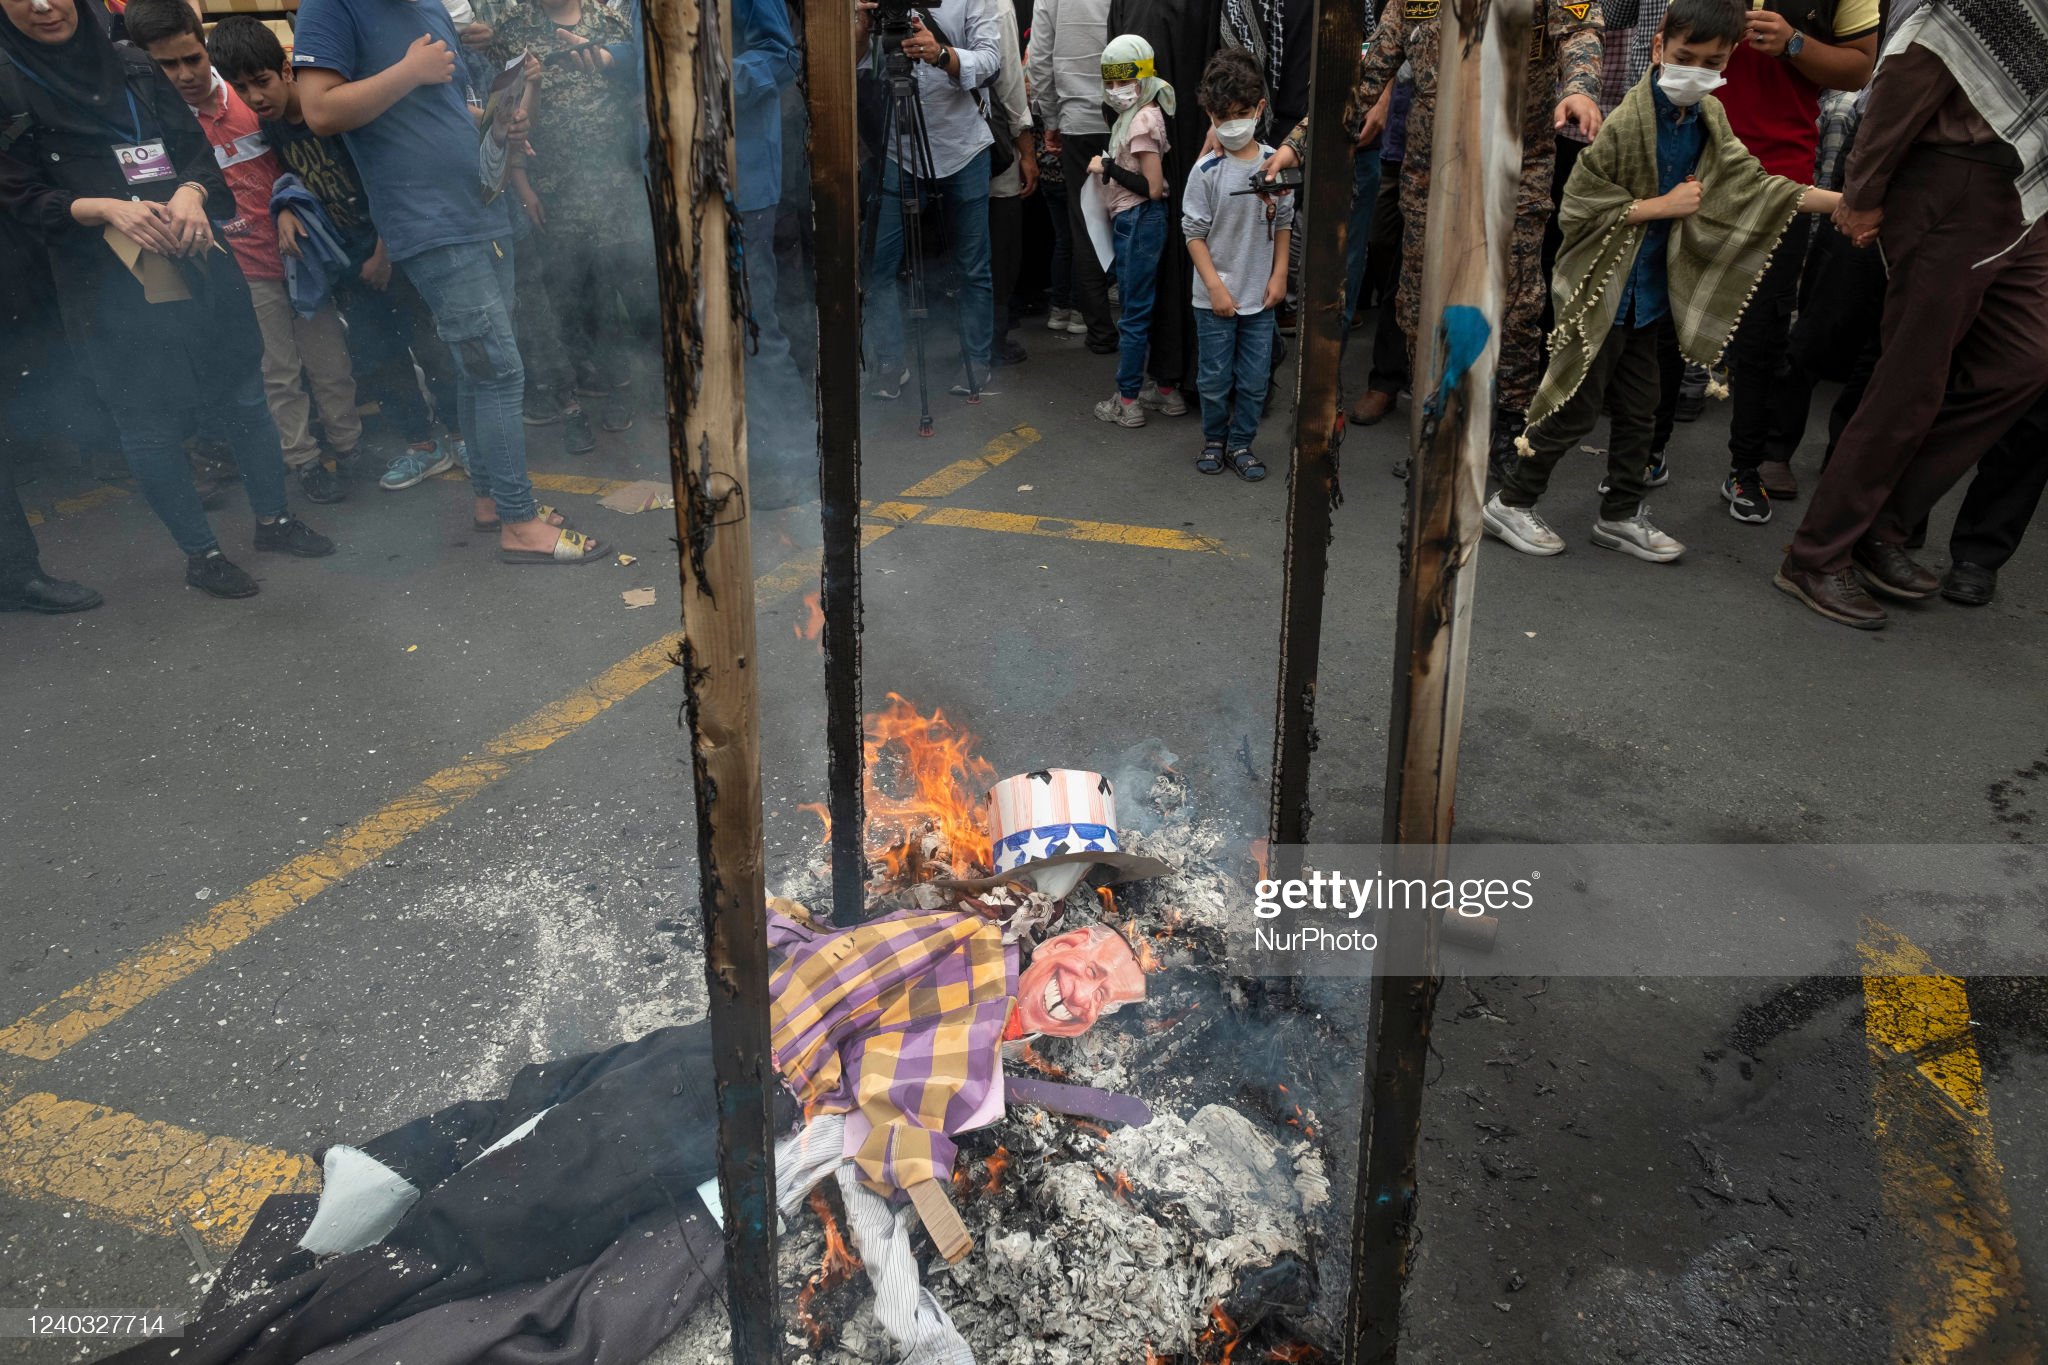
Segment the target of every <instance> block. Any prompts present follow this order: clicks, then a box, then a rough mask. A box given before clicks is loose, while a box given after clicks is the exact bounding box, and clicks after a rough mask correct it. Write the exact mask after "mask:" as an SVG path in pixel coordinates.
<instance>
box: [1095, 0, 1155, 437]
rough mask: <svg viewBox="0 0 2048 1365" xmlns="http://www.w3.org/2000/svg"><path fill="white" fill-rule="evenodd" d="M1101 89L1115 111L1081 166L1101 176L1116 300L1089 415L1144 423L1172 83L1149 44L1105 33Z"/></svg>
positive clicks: (1129, 35) (1128, 423) (1122, 422)
mask: <svg viewBox="0 0 2048 1365" xmlns="http://www.w3.org/2000/svg"><path fill="white" fill-rule="evenodd" d="M1102 94H1103V99H1104V100H1105V101H1106V102H1107V103H1108V105H1109V107H1110V108H1111V109H1112V110H1114V111H1116V124H1115V126H1114V127H1112V128H1111V129H1110V130H1109V150H1108V151H1107V152H1105V153H1104V154H1103V155H1101V156H1098V157H1094V158H1092V159H1091V160H1090V161H1089V162H1088V174H1090V175H1096V176H1101V177H1102V184H1103V190H1102V202H1103V206H1104V207H1105V208H1106V209H1108V210H1109V217H1110V227H1111V231H1112V233H1113V234H1114V238H1115V243H1116V287H1117V293H1118V295H1119V297H1120V298H1121V300H1122V312H1121V315H1120V316H1119V318H1118V319H1117V365H1116V393H1115V394H1114V395H1113V396H1111V397H1109V398H1105V399H1103V400H1102V401H1101V402H1100V403H1097V404H1096V405H1095V415H1096V416H1097V417H1099V418H1101V419H1102V420H1103V421H1105V422H1114V423H1116V424H1117V425H1118V426H1120V427H1142V426H1144V425H1145V409H1144V407H1143V405H1142V404H1140V403H1139V402H1138V393H1139V390H1140V389H1141V388H1142V387H1143V386H1144V383H1145V361H1146V358H1147V357H1148V356H1149V354H1150V352H1151V349H1152V310H1153V306H1154V305H1155V304H1156V303H1157V302H1158V293H1159V290H1158V284H1159V257H1160V255H1161V253H1163V252H1164V251H1165V250H1166V168H1165V165H1164V163H1163V162H1162V161H1161V158H1162V157H1163V156H1164V155H1165V153H1166V146H1167V143H1166V116H1167V115H1168V114H1171V113H1172V112H1173V103H1174V101H1173V87H1172V86H1170V85H1168V84H1167V83H1166V82H1165V81H1162V80H1160V79H1159V77H1158V75H1157V73H1156V71H1155V68H1154V67H1153V64H1152V45H1151V44H1150V43H1148V42H1146V41H1145V40H1144V39H1143V38H1140V37H1138V36H1137V35H1136V34H1132V33H1125V34H1122V35H1120V36H1118V37H1115V38H1112V39H1110V40H1109V46H1107V47H1105V48H1103V49H1102Z"/></svg>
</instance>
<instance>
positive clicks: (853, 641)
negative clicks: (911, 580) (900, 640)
mask: <svg viewBox="0 0 2048 1365" xmlns="http://www.w3.org/2000/svg"><path fill="white" fill-rule="evenodd" d="M856 57H857V53H856V52H855V50H854V41H853V2H852V0H809V3H808V4H806V5H805V7H804V99H805V103H806V105H807V106H808V108H809V112H810V154H811V237H812V249H813V253H814V257H815V261H816V265H817V270H816V274H815V276H814V278H815V281H816V283H817V289H818V492H819V498H820V501H821V503H822V505H823V516H824V521H825V551H824V558H823V563H822V565H821V568H820V583H819V598H820V602H821V605H822V607H823V609H824V613H825V632H824V645H825V773H826V782H827V787H828V796H827V800H828V810H829V811H830V813H831V817H832V918H833V920H834V921H835V922H837V923H839V924H854V923H857V922H858V921H859V920H860V919H861V918H862V916H863V914H864V913H865V910H866V898H867V892H866V888H867V879H868V877H867V860H866V857H865V856H864V855H863V853H862V849H861V842H862V835H863V833H864V825H865V818H866V817H865V814H864V812H863V811H862V809H861V782H862V774H863V768H864V759H863V757H862V749H861V715H860V627H861V598H860V220H861V214H860V164H859V149H858V144H857V139H856V135H855V126H854V125H855V119H854V108H855V102H854V66H855V61H856Z"/></svg>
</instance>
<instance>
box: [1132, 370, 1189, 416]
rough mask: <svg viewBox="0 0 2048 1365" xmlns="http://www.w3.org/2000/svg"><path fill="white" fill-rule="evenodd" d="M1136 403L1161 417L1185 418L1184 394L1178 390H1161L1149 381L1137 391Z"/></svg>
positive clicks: (1186, 406) (1186, 403)
mask: <svg viewBox="0 0 2048 1365" xmlns="http://www.w3.org/2000/svg"><path fill="white" fill-rule="evenodd" d="M1138 401H1139V402H1140V403H1142V404H1144V405H1145V406H1146V407H1147V408H1149V409H1151V410H1152V411H1153V412H1156V413H1158V414H1159V415H1160V416H1161V417H1185V416H1186V415H1187V411H1188V399H1187V395H1186V394H1184V393H1182V392H1181V391H1180V390H1179V389H1178V388H1172V389H1162V388H1160V387H1159V385H1158V384H1156V383H1154V382H1153V381H1152V380H1149V379H1148V380H1146V381H1145V387H1144V388H1143V389H1141V390H1139V392H1138Z"/></svg>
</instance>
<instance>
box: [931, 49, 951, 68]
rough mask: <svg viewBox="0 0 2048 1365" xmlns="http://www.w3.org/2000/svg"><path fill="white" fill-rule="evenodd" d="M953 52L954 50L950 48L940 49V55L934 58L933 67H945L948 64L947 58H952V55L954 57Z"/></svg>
mask: <svg viewBox="0 0 2048 1365" xmlns="http://www.w3.org/2000/svg"><path fill="white" fill-rule="evenodd" d="M952 52H953V49H952V48H950V47H942V48H940V49H939V51H938V55H937V56H935V57H933V58H932V65H933V66H944V65H945V64H946V58H947V57H949V56H951V55H952Z"/></svg>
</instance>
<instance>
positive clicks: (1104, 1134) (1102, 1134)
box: [1073, 1119, 1109, 1142]
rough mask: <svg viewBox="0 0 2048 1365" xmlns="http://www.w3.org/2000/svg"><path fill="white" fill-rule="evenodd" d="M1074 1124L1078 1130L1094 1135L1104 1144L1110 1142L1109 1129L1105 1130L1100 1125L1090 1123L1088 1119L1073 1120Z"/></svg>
mask: <svg viewBox="0 0 2048 1365" xmlns="http://www.w3.org/2000/svg"><path fill="white" fill-rule="evenodd" d="M1073 1124H1074V1126H1075V1127H1076V1128H1079V1129H1080V1130H1081V1131H1082V1132H1084V1133H1093V1134H1094V1135H1095V1136H1096V1137H1099V1138H1101V1139H1102V1140H1103V1141H1104V1142H1107V1141H1109V1129H1107V1128H1104V1127H1103V1126H1102V1125H1101V1124H1099V1123H1090V1122H1089V1121H1088V1120H1086V1119H1075V1120H1073Z"/></svg>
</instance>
